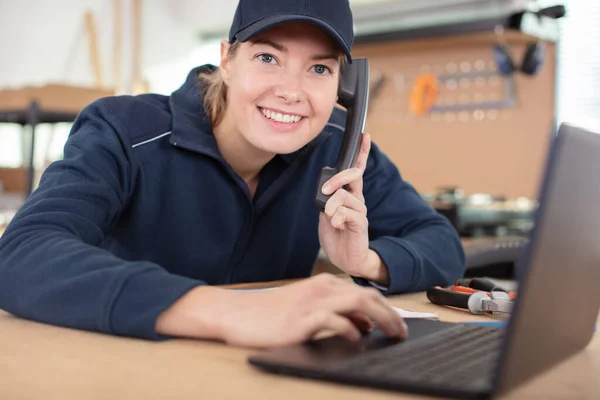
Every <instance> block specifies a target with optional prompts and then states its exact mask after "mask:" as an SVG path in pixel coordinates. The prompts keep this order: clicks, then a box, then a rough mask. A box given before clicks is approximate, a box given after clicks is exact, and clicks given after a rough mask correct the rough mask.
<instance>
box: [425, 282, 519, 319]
mask: <svg viewBox="0 0 600 400" xmlns="http://www.w3.org/2000/svg"><path fill="white" fill-rule="evenodd" d="M516 297H517V293H516V292H509V291H507V290H505V289H503V288H501V287H499V286H497V285H495V284H494V283H493V282H491V281H489V280H487V279H484V278H472V279H459V280H457V281H456V282H455V285H453V286H450V287H446V288H442V287H441V286H435V287H432V288H429V289H428V290H427V298H428V299H429V301H431V302H432V303H433V304H437V305H442V306H448V307H457V308H462V309H467V310H469V311H471V313H473V314H485V313H494V314H495V313H503V314H509V313H510V312H511V311H512V306H513V301H514V299H516Z"/></svg>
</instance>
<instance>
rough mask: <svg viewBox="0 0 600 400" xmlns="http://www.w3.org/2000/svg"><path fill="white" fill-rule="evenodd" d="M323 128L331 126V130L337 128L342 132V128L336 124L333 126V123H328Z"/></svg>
mask: <svg viewBox="0 0 600 400" xmlns="http://www.w3.org/2000/svg"><path fill="white" fill-rule="evenodd" d="M325 126H331V127H333V128H338V129H339V130H341V131H343V130H344V127H343V126H341V125H338V124H334V123H333V122H328V123H327V124H326V125H325Z"/></svg>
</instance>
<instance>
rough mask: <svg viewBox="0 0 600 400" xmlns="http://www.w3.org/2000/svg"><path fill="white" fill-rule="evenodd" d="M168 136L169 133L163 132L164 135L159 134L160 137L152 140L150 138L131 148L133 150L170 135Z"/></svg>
mask: <svg viewBox="0 0 600 400" xmlns="http://www.w3.org/2000/svg"><path fill="white" fill-rule="evenodd" d="M170 134H171V131H168V132H165V133H161V134H160V135H158V136H155V137H153V138H150V139H147V140H144V141H143V142H139V143H136V144H134V145H132V146H131V148H132V149H133V148H136V147H138V146H142V145H144V144H146V143H150V142H153V141H155V140H157V139H160V138H162V137H164V136H167V135H170Z"/></svg>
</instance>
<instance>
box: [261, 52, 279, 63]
mask: <svg viewBox="0 0 600 400" xmlns="http://www.w3.org/2000/svg"><path fill="white" fill-rule="evenodd" d="M258 57H259V58H260V60H261V61H262V62H264V63H267V64H271V63H272V62H273V61H274V60H275V57H273V56H272V55H270V54H260V55H259V56H258Z"/></svg>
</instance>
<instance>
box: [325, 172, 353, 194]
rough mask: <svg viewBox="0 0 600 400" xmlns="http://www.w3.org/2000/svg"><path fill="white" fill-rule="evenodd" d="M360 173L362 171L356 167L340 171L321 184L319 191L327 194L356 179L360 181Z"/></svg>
mask: <svg viewBox="0 0 600 400" xmlns="http://www.w3.org/2000/svg"><path fill="white" fill-rule="evenodd" d="M362 173H363V171H361V170H360V169H358V168H356V167H354V168H348V169H345V170H343V171H340V172H338V173H337V174H335V175H334V176H332V177H331V178H330V179H329V180H328V181H327V182H325V184H323V187H322V189H321V191H322V192H323V194H325V195H329V194H331V193H334V192H335V191H336V190H338V189H339V188H341V187H343V186H344V185H350V184H353V183H354V182H356V181H361V182H362Z"/></svg>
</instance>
